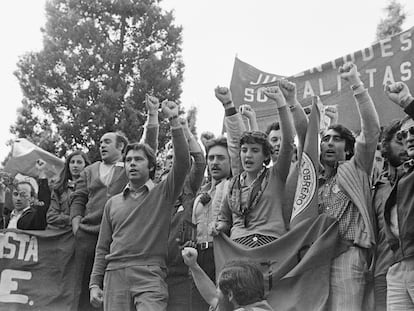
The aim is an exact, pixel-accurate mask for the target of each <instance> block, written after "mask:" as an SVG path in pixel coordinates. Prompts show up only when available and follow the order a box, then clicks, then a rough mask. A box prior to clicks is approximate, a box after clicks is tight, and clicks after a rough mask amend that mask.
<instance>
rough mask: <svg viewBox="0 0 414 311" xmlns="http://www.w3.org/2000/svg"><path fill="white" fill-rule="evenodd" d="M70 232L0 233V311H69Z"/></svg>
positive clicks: (71, 278)
mask: <svg viewBox="0 0 414 311" xmlns="http://www.w3.org/2000/svg"><path fill="white" fill-rule="evenodd" d="M74 241H75V239H74V237H73V234H72V232H71V231H52V230H46V231H21V230H13V229H9V230H3V231H0V310H1V311H3V310H4V311H6V310H7V311H10V310H42V311H45V310H50V311H69V310H72V302H73V300H74V291H75V273H74V272H75V271H74V268H75V267H74V264H73V255H74Z"/></svg>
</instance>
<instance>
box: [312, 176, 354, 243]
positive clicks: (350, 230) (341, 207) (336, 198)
mask: <svg viewBox="0 0 414 311" xmlns="http://www.w3.org/2000/svg"><path fill="white" fill-rule="evenodd" d="M336 177H337V175H336V174H335V175H333V176H331V177H329V178H328V179H327V180H326V181H325V183H324V184H323V185H321V186H320V187H319V191H318V197H319V199H318V201H319V213H326V214H328V215H330V216H332V217H335V218H336V219H337V220H338V222H339V236H340V237H341V238H342V239H344V240H348V241H354V239H355V236H356V232H357V218H358V213H359V212H358V209H357V208H356V206H355V205H354V204H353V203H352V201H351V199H350V198H349V197H348V196H347V195H346V194H345V193H344V192H343V191H342V189H340V188H339V186H338V184H337V182H336Z"/></svg>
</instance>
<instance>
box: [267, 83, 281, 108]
mask: <svg viewBox="0 0 414 311" xmlns="http://www.w3.org/2000/svg"><path fill="white" fill-rule="evenodd" d="M263 92H264V94H265V95H266V97H268V98H270V99H273V100H274V101H275V102H276V107H277V108H280V107H283V106H286V100H285V97H284V96H283V93H282V91H281V90H280V88H279V87H278V86H269V87H266V88H264V89H263Z"/></svg>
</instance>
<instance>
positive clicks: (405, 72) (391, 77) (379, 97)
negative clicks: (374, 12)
mask: <svg viewBox="0 0 414 311" xmlns="http://www.w3.org/2000/svg"><path fill="white" fill-rule="evenodd" d="M413 32H414V27H412V28H410V29H409V30H407V31H404V32H401V33H399V34H397V35H394V36H392V37H390V38H388V39H384V40H381V41H379V42H377V43H375V44H373V45H372V46H369V47H367V48H364V49H361V50H359V51H356V52H354V53H350V54H347V55H345V56H343V57H340V58H337V59H335V60H332V61H330V62H327V63H325V64H322V65H320V66H317V67H314V68H311V69H309V70H305V71H303V72H301V73H299V74H296V75H294V76H292V77H288V78H287V79H288V80H290V81H292V82H295V83H296V86H297V95H298V100H299V102H300V103H301V104H302V105H303V106H308V105H310V101H311V98H312V97H313V96H319V97H320V99H321V100H322V102H323V104H324V105H337V107H338V112H339V120H338V122H339V123H341V124H344V125H346V126H347V127H349V128H351V129H353V130H355V131H357V130H359V128H360V120H359V114H358V112H357V107H356V105H355V103H354V101H353V98H352V91H351V89H350V85H349V84H347V83H346V82H345V81H343V80H341V78H340V76H339V75H338V68H339V67H340V66H342V65H343V64H344V63H345V62H348V61H352V62H354V63H355V64H356V65H357V67H358V71H359V72H360V74H361V79H362V81H363V82H364V85H365V87H367V88H368V91H369V93H370V95H371V97H372V99H373V101H374V104H375V107H376V109H377V111H378V115H379V117H380V122H381V125H387V124H388V123H389V122H390V121H392V120H394V119H400V118H402V117H403V116H404V112H403V111H402V110H401V108H399V107H397V106H396V105H395V104H392V103H391V102H390V101H389V99H387V97H386V96H385V94H384V91H383V85H384V84H386V83H387V82H388V81H390V82H394V81H403V82H405V83H406V84H407V85H408V87H409V88H410V89H411V90H414V79H413V64H414V51H413V40H414V36H413ZM286 61H293V60H288V59H287V60H286ZM278 78H280V76H279V75H276V74H270V73H267V72H264V71H261V70H259V69H257V68H255V67H253V66H251V65H249V64H247V63H244V62H242V61H241V60H239V59H238V58H236V59H235V62H234V68H233V75H232V80H231V83H230V90H231V92H232V96H233V101H234V103H235V105H236V106H239V105H242V104H249V105H251V106H252V107H253V109H254V110H255V111H256V115H257V119H258V123H259V127H260V129H261V130H264V129H265V128H266V127H267V125H268V124H270V123H272V122H274V121H275V120H276V119H277V110H276V107H275V106H274V105H273V104H271V103H270V101H268V100H267V98H266V97H265V96H264V94H263V92H261V88H262V87H263V86H268V85H272V82H273V84H274V82H275V81H276V80H277V79H278Z"/></svg>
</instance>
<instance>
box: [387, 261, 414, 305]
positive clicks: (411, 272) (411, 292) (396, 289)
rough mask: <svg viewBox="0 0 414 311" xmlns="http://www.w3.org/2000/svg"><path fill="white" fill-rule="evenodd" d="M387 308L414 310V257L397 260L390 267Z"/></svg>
mask: <svg viewBox="0 0 414 311" xmlns="http://www.w3.org/2000/svg"><path fill="white" fill-rule="evenodd" d="M387 310H388V311H400V310H401V311H402V310H404V311H409V310H414V257H411V258H408V259H404V260H402V261H400V262H397V263H395V264H393V265H392V266H391V267H390V268H389V269H388V273H387Z"/></svg>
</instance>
